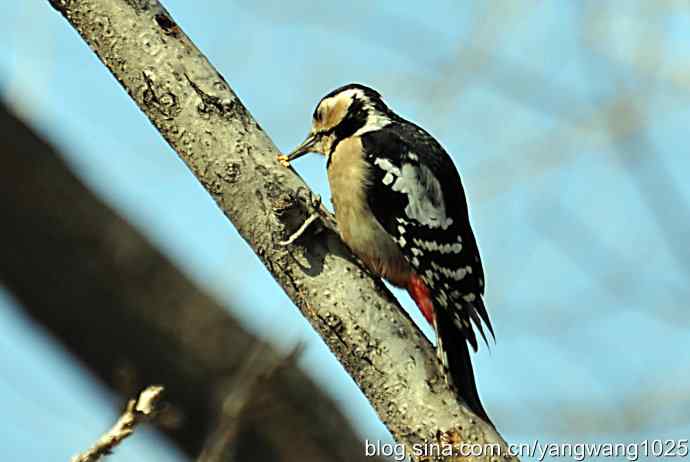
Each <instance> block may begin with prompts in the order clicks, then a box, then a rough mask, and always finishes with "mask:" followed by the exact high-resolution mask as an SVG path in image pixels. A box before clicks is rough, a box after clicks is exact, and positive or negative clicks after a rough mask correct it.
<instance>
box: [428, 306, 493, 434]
mask: <svg viewBox="0 0 690 462" xmlns="http://www.w3.org/2000/svg"><path fill="white" fill-rule="evenodd" d="M435 311H436V313H435V314H436V339H437V340H436V354H437V355H438V357H439V359H440V360H441V363H442V364H443V368H444V372H445V375H446V378H447V379H448V380H449V381H450V382H451V383H452V385H453V386H454V387H455V388H456V390H457V392H458V394H459V395H460V398H462V400H463V401H464V402H465V403H466V404H467V406H468V407H469V408H470V409H471V410H472V412H474V413H475V414H476V415H477V416H478V417H479V418H481V419H482V420H484V421H486V422H488V423H489V424H490V425H491V426H492V427H493V426H494V424H493V422H491V419H489V416H488V415H487V413H486V411H485V410H484V406H482V402H481V400H480V399H479V392H478V391H477V385H476V383H475V381H474V371H473V370H472V360H471V359H470V351H469V346H468V344H467V340H466V339H465V336H464V335H463V334H462V331H461V330H459V329H458V327H457V325H455V323H454V322H453V317H452V314H451V313H450V312H449V311H448V310H445V309H440V310H435Z"/></svg>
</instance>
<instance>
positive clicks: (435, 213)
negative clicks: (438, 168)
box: [374, 158, 453, 230]
mask: <svg viewBox="0 0 690 462" xmlns="http://www.w3.org/2000/svg"><path fill="white" fill-rule="evenodd" d="M374 165H377V166H378V167H380V168H381V169H382V170H383V171H385V172H386V175H385V176H384V177H383V184H385V185H386V186H389V185H390V186H391V189H393V191H397V192H401V193H404V194H407V198H408V204H407V207H405V214H407V216H408V217H409V218H412V219H414V220H416V221H417V222H419V223H420V224H423V225H426V226H428V227H430V228H438V227H440V228H441V229H444V230H445V229H448V227H449V226H450V225H452V224H453V219H452V218H450V217H448V216H447V215H446V204H445V201H444V200H443V192H442V191H441V184H440V183H439V181H438V179H437V178H436V177H435V176H434V174H433V173H432V172H431V170H429V169H428V168H427V167H426V166H424V165H419V166H416V165H412V164H409V163H404V164H402V168H398V167H396V166H395V165H394V164H393V163H392V162H391V161H390V160H389V159H384V158H378V159H376V160H374ZM393 180H394V181H393ZM391 183H392V185H391Z"/></svg>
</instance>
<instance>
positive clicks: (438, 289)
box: [285, 84, 493, 422]
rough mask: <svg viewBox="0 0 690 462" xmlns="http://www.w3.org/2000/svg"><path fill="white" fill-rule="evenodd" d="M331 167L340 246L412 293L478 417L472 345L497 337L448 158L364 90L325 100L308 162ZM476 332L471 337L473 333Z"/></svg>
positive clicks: (452, 378) (307, 147)
mask: <svg viewBox="0 0 690 462" xmlns="http://www.w3.org/2000/svg"><path fill="white" fill-rule="evenodd" d="M312 151H314V152H320V153H322V154H324V155H325V156H326V157H327V159H328V178H329V183H330V186H331V193H332V196H333V204H334V208H335V214H336V220H337V222H338V229H339V232H340V235H341V237H342V239H343V241H344V242H345V243H346V244H347V245H348V246H349V247H350V249H351V250H352V251H353V252H354V253H355V254H356V255H358V256H359V257H360V258H361V259H362V260H363V261H364V262H365V263H366V264H367V265H368V266H369V267H370V268H371V269H372V271H373V272H375V273H376V274H379V275H381V276H382V277H384V278H385V279H387V280H389V281H390V282H391V283H393V284H394V285H397V286H400V287H405V288H407V289H408V291H409V292H410V294H411V295H412V297H413V298H414V299H415V301H416V302H417V304H418V305H419V307H420V309H421V310H422V313H423V314H424V315H425V317H426V318H427V320H428V321H429V322H430V323H432V325H433V326H434V328H435V330H436V334H437V353H438V356H439V359H440V361H441V363H442V365H443V367H444V371H445V373H446V377H447V379H448V380H449V382H451V383H452V384H454V385H455V387H456V388H457V389H458V392H459V394H460V395H461V397H462V398H463V399H464V400H465V401H466V402H467V404H468V405H469V406H470V408H471V409H472V410H473V411H474V412H475V413H476V414H477V415H479V416H480V417H482V418H484V419H485V420H486V421H488V422H490V420H489V419H488V416H487V415H486V412H485V411H484V408H483V406H482V404H481V401H480V400H479V395H478V393H477V389H476V385H475V382H474V375H473V372H472V365H471V362H470V357H469V351H468V343H469V344H470V345H471V346H472V348H473V349H474V350H475V351H476V350H477V346H478V345H477V343H478V342H477V338H476V334H475V330H474V329H477V331H478V332H479V333H480V334H481V335H482V337H483V338H484V340H485V341H486V335H485V333H484V328H483V326H484V325H485V326H486V327H487V328H488V330H489V332H490V333H491V335H493V329H492V327H491V322H490V320H489V316H488V313H487V311H486V308H485V306H484V302H483V298H482V297H483V295H484V285H485V281H484V271H483V268H482V263H481V258H480V256H479V251H478V248H477V243H476V240H475V237H474V234H473V232H472V228H471V226H470V221H469V216H468V210H467V203H466V199H465V193H464V190H463V187H462V183H461V180H460V175H459V174H458V171H457V170H456V168H455V166H454V164H453V162H452V160H451V158H450V156H449V155H448V154H447V153H446V151H445V150H444V149H443V147H441V145H440V144H439V143H438V142H437V141H436V140H435V139H434V138H433V137H432V136H431V135H429V134H428V133H427V132H426V131H425V130H423V129H422V128H420V127H418V126H417V125H415V124H413V123H412V122H409V121H407V120H404V119H403V118H401V117H399V116H398V115H397V114H395V113H394V112H393V111H391V110H390V109H389V108H388V107H387V106H386V104H385V103H384V102H383V100H382V99H381V96H380V95H379V93H378V92H376V91H375V90H372V89H371V88H368V87H365V86H363V85H358V84H350V85H346V86H344V87H341V88H338V89H336V90H334V91H332V92H331V93H329V94H328V95H326V96H324V97H323V98H322V99H321V101H320V102H319V104H318V105H317V107H316V109H315V111H314V117H313V126H312V130H311V132H310V134H309V136H308V138H307V140H306V141H305V142H304V143H302V145H300V146H299V147H298V148H297V149H295V150H294V151H293V152H292V153H291V154H290V155H289V156H287V157H286V158H285V159H286V160H292V159H295V158H297V157H299V156H300V155H302V154H305V153H307V152H312ZM473 326H474V328H473Z"/></svg>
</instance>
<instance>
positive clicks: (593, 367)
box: [0, 0, 690, 461]
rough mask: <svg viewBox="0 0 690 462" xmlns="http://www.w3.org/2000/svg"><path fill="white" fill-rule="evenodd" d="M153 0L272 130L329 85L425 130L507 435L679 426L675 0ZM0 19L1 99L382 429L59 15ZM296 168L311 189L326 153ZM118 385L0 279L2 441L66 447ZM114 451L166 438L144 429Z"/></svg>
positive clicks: (44, 10)
mask: <svg viewBox="0 0 690 462" xmlns="http://www.w3.org/2000/svg"><path fill="white" fill-rule="evenodd" d="M164 5H165V6H166V8H167V9H168V10H169V12H170V13H171V15H172V17H173V18H174V19H175V20H176V21H177V22H178V24H179V25H180V26H181V27H182V29H183V30H184V31H185V32H186V33H187V35H189V37H190V38H191V39H192V41H193V42H194V43H195V44H196V45H197V46H198V47H199V48H200V49H201V50H202V51H203V52H204V53H205V54H206V55H207V56H208V57H209V59H210V61H211V63H212V64H213V65H215V66H216V67H217V69H219V71H220V72H221V74H223V75H224V76H225V78H226V80H227V81H228V83H229V84H230V86H231V87H232V88H233V89H234V91H235V92H236V93H237V95H238V96H239V97H240V99H241V100H242V101H243V102H244V104H245V105H246V106H247V108H248V109H249V110H250V111H251V112H252V114H253V115H254V117H255V118H256V119H257V121H258V122H259V123H260V124H261V126H262V127H263V128H264V130H265V131H266V132H267V133H268V134H269V136H270V137H271V138H272V139H273V140H274V142H275V143H276V145H277V146H278V147H279V148H280V149H281V150H284V151H286V150H288V149H290V148H291V147H293V146H294V145H295V144H297V143H298V142H300V141H301V140H302V139H303V137H304V135H305V133H306V132H307V130H308V128H309V124H310V117H311V114H312V111H313V108H314V106H315V104H316V103H317V101H318V100H319V98H320V97H321V96H322V95H324V94H325V93H327V92H329V91H330V90H332V89H333V88H335V87H337V86H340V85H343V84H346V83H349V82H360V83H364V84H366V85H369V86H372V87H373V88H376V89H377V90H379V91H380V92H381V93H382V94H383V96H384V99H385V100H386V101H387V102H388V104H389V105H390V106H391V107H392V108H393V109H394V110H396V112H398V113H399V114H401V115H402V116H404V117H406V118H408V119H411V120H413V121H415V122H417V123H418V124H420V125H421V126H423V127H425V128H426V129H427V130H428V131H429V132H431V133H432V134H433V135H434V136H436V137H437V138H438V139H439V140H440V141H441V142H442V144H443V145H444V146H445V147H446V149H447V150H448V151H449V153H450V154H451V155H452V157H453V158H454V160H455V162H456V165H457V166H458V168H459V170H460V172H461V175H462V177H463V181H464V184H465V188H466V190H467V193H468V197H469V202H470V213H471V218H472V222H473V226H474V229H475V233H476V234H477V236H478V240H479V245H480V249H481V251H482V256H483V261H484V265H485V270H486V273H487V306H488V308H489V312H490V314H491V317H492V320H493V324H494V327H495V329H496V344H495V345H492V346H491V348H485V347H484V348H481V349H480V352H479V354H477V355H475V356H474V364H475V370H476V374H477V376H478V383H479V389H480V393H481V395H482V398H483V401H484V404H485V407H486V408H487V411H488V413H489V415H491V416H492V417H493V420H494V422H495V423H496V425H497V427H498V428H499V429H500V430H501V433H502V434H503V436H504V437H505V438H506V440H507V441H509V442H516V443H520V442H530V441H532V440H533V439H535V438H539V439H540V441H542V442H546V441H558V442H561V441H562V442H582V441H586V442H606V441H615V442H633V441H640V440H643V439H655V438H664V439H666V438H688V435H690V321H689V320H688V319H690V318H688V316H687V312H688V311H687V307H688V299H690V285H689V284H688V279H689V278H690V246H689V245H688V240H690V181H688V179H689V176H688V173H689V172H690V146H689V144H688V133H689V131H688V120H690V109H689V108H690V105H689V103H690V8H689V7H688V4H687V2H685V1H665V2H647V1H642V0H640V1H625V2H623V1H620V2H613V1H607V2H601V1H594V0H590V1H582V2H565V1H553V2H543V1H537V0H533V1H527V0H521V1H511V2H502V1H498V0H496V1H490V2H455V1H437V2H433V3H431V4H426V5H424V4H422V3H420V2H376V3H373V2H366V1H363V0H362V1H359V0H356V1H352V2H349V3H348V4H347V5H345V4H339V5H336V4H335V3H333V4H331V3H328V2H307V1H293V2H280V1H261V0H259V1H244V0H239V1H227V0H218V1H212V0H208V1H198V2H188V1H182V0H166V1H165V2H164ZM0 25H1V28H2V30H3V31H4V34H3V36H4V37H3V40H2V41H1V42H0V96H1V97H2V100H3V101H4V102H5V104H7V105H8V106H9V107H10V108H11V109H12V110H13V111H14V112H15V113H16V114H18V115H19V116H20V117H21V118H22V119H23V120H24V121H25V122H26V123H27V124H29V125H30V126H32V127H33V128H34V129H35V130H36V131H38V132H39V133H40V134H42V135H43V136H44V137H45V138H46V139H47V140H49V141H50V142H51V143H52V144H53V145H55V146H56V147H57V148H58V150H59V151H60V152H61V153H62V154H64V155H65V156H66V160H67V161H68V163H69V165H70V166H71V167H72V169H73V170H74V172H75V173H76V174H77V175H78V176H79V177H80V178H81V179H82V180H83V181H85V182H86V183H87V185H88V186H89V187H90V188H91V189H92V190H93V191H94V192H96V193H97V194H98V195H99V196H101V197H102V198H103V199H104V200H105V201H107V202H108V203H109V204H111V205H112V206H113V207H114V208H115V209H116V210H117V211H118V212H119V213H120V214H121V215H122V216H124V217H125V218H126V219H127V220H128V221H129V222H130V223H132V224H133V225H135V226H136V227H137V228H138V229H139V230H140V231H142V232H143V233H144V234H145V235H146V236H147V237H149V238H150V239H151V240H152V241H153V242H154V243H155V245H156V246H158V247H159V248H160V249H162V250H163V251H164V253H166V254H167V255H168V256H169V257H170V258H171V259H172V260H173V262H174V263H175V264H176V265H177V266H178V267H180V268H181V269H182V270H183V271H184V272H185V273H186V274H187V275H188V276H189V277H191V278H192V279H193V280H194V281H195V282H196V283H197V284H198V285H200V286H201V287H203V288H205V289H206V290H207V291H208V292H210V293H211V294H212V295H214V296H215V297H216V298H217V299H218V300H220V301H221V302H222V303H224V304H227V305H228V306H232V307H233V313H232V314H233V315H234V316H235V317H237V318H238V319H239V320H240V321H241V322H242V323H243V324H244V326H245V327H246V328H247V329H248V330H250V331H251V332H253V333H255V334H256V335H258V336H260V337H262V338H264V339H266V340H267V341H269V342H270V343H272V344H273V345H275V346H276V348H278V349H279V350H281V351H284V352H288V351H290V350H291V349H292V348H294V346H295V345H297V344H299V343H304V344H305V350H304V353H303V354H302V356H301V357H300V360H299V363H300V365H301V366H302V367H303V368H304V369H305V370H306V371H307V372H308V374H309V375H311V376H312V377H313V378H314V380H315V381H316V382H317V383H318V384H319V385H321V386H322V387H323V389H324V390H325V391H326V392H327V393H328V394H329V395H330V396H332V397H333V398H334V399H335V400H336V401H337V403H338V404H339V405H340V407H341V409H342V411H343V412H344V413H345V415H346V416H347V417H348V418H349V419H350V420H351V421H352V423H353V425H354V426H355V428H356V430H357V431H358V433H359V435H360V436H361V439H362V440H364V439H368V440H370V441H371V440H382V441H392V440H391V437H390V435H389V434H388V432H387V430H386V428H385V427H384V426H383V425H382V424H381V423H380V422H379V420H378V418H377V416H376V415H375V413H374V412H373V410H372V408H371V407H370V406H369V404H368V402H367V401H366V400H365V398H364V397H363V395H362V394H361V393H360V391H359V389H358V388H357V387H356V385H355V384H354V382H353V381H352V380H351V379H350V377H349V376H348V375H347V374H346V373H345V371H344V370H343V369H342V367H341V366H340V365H339V363H338V362H337V361H336V360H335V359H334V357H333V356H332V355H331V353H330V352H329V351H328V349H327V348H326V347H325V346H324V344H323V342H322V341H321V339H320V338H319V337H318V336H317V335H316V334H315V333H314V332H313V330H312V329H311V327H310V326H309V325H308V324H307V322H306V321H305V320H304V319H303V318H302V316H301V315H300V313H299V312H298V310H297V309H296V308H295V307H294V306H293V305H292V303H291V302H290V300H289V299H288V298H287V297H286V296H285V295H284V294H283V292H282V290H281V289H280V288H279V286H278V285H277V284H276V283H275V282H274V281H273V279H272V278H271V277H270V275H269V273H268V272H267V271H266V270H265V269H264V268H263V266H262V265H261V263H260V262H259V260H258V259H257V258H256V257H255V256H254V255H253V253H252V252H251V250H250V249H249V247H248V246H247V245H246V244H245V243H244V241H242V240H241V238H240V237H239V236H238V234H237V233H236V232H235V230H234V228H232V226H231V225H230V224H229V222H228V221H227V220H226V218H225V217H224V216H223V215H222V213H221V212H220V211H219V209H218V208H217V207H216V205H215V204H214V202H213V201H212V199H211V197H210V196H209V195H208V194H207V193H206V191H204V190H203V189H202V187H201V186H200V185H199V183H198V182H197V180H196V179H195V178H194V177H193V175H192V174H191V173H190V172H189V171H188V170H187V168H186V166H185V165H184V164H183V163H182V161H180V160H179V159H178V158H177V156H176V155H175V153H174V152H173V151H172V150H171V148H170V147H169V146H168V145H167V144H165V142H164V141H163V139H162V138H161V136H160V135H159V134H158V132H157V131H156V130H155V129H154V128H153V127H152V125H151V124H150V123H149V122H148V120H147V119H146V118H145V117H144V116H143V114H142V113H141V112H140V111H139V110H138V109H137V107H136V106H135V105H134V104H133V103H132V101H131V100H130V98H129V97H128V96H127V95H126V93H125V92H124V91H123V89H122V88H121V87H120V85H119V84H118V83H117V82H116V81H115V80H114V79H113V78H112V76H111V75H110V73H109V72H108V71H107V69H106V68H105V67H104V66H103V65H102V64H101V63H100V61H98V59H97V58H96V56H95V55H94V54H93V53H92V52H91V50H90V49H89V48H88V47H87V46H86V44H85V43H84V42H83V40H82V39H81V38H80V37H79V36H78V35H77V34H76V32H75V31H74V30H73V29H72V27H71V26H70V25H69V24H68V23H67V22H66V21H65V20H64V19H63V18H62V17H61V16H60V15H59V14H58V13H57V12H56V11H54V10H53V9H52V8H51V7H50V6H49V4H48V2H47V1H42V2H35V1H34V2H8V3H6V4H5V5H3V14H2V15H1V17H0ZM295 168H296V169H297V170H298V171H299V172H300V174H302V175H303V177H304V178H305V179H306V181H307V182H308V183H309V184H310V185H311V186H312V188H313V189H314V190H316V191H317V192H318V193H320V194H321V195H322V196H323V197H324V199H326V201H325V202H328V203H329V201H328V199H329V195H328V188H327V183H326V176H325V165H324V161H323V159H321V158H319V157H317V156H312V157H307V158H305V159H304V160H300V161H299V162H298V163H297V164H295ZM240 269H241V270H240ZM36 290H40V287H38V288H36ZM395 293H396V295H398V296H399V298H400V300H401V302H402V303H403V305H404V306H405V307H406V308H408V309H410V312H411V313H412V315H413V317H414V318H415V319H416V320H417V321H421V319H420V317H419V316H418V315H417V310H416V309H412V308H413V304H412V302H411V301H410V300H409V299H408V297H407V295H405V294H404V293H402V292H400V291H396V292H395ZM425 332H427V333H428V335H431V333H430V332H429V331H428V330H426V331H425ZM121 404H122V398H121V397H115V396H113V395H110V394H109V393H107V392H105V391H104V390H103V389H102V388H101V387H100V386H99V385H97V384H96V383H95V382H94V381H93V380H92V378H91V377H90V376H89V375H88V374H86V373H85V372H84V371H83V370H82V369H81V367H80V366H79V365H78V364H77V363H76V362H75V361H74V360H73V359H71V357H70V356H69V355H68V354H66V353H65V352H64V350H63V349H62V348H61V347H60V346H59V344H58V343H56V342H55V341H54V340H53V339H52V338H51V337H50V336H48V335H46V334H45V333H44V332H43V331H42V330H41V329H39V328H37V327H36V325H35V324H34V323H33V322H32V321H30V320H28V319H27V318H25V317H24V316H23V315H22V308H21V306H20V305H19V304H18V303H17V302H16V300H15V299H13V295H12V293H11V292H10V291H9V290H7V288H6V287H4V286H3V285H2V281H0V407H2V408H3V409H4V416H5V418H4V419H3V421H2V423H0V455H2V456H3V458H4V459H5V460H20V459H33V460H67V459H68V457H69V456H71V455H73V454H74V453H75V452H77V451H78V450H81V449H84V448H86V447H88V446H89V445H90V444H91V443H92V442H93V440H94V439H95V438H96V437H97V436H98V434H100V432H101V431H102V430H105V429H106V428H107V427H108V426H109V425H110V424H111V423H112V422H113V421H114V419H115V416H116V415H117V413H118V410H119V407H120V406H121ZM112 460H114V461H115V460H117V461H145V460H186V459H185V458H184V456H182V454H180V453H177V452H176V451H175V450H174V449H173V448H171V447H169V446H168V445H167V443H165V442H164V441H163V440H162V439H161V438H160V437H158V436H157V435H156V434H155V433H154V432H149V431H145V432H142V433H140V434H137V435H136V436H135V437H134V438H132V439H131V440H129V441H127V442H126V443H125V444H124V445H123V446H122V447H121V448H120V449H118V451H117V453H116V455H115V456H114V457H112Z"/></svg>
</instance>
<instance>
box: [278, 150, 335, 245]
mask: <svg viewBox="0 0 690 462" xmlns="http://www.w3.org/2000/svg"><path fill="white" fill-rule="evenodd" d="M279 160H280V159H279ZM297 195H298V196H302V197H301V198H302V199H303V200H304V203H305V205H306V207H307V212H308V213H309V216H308V217H307V219H306V220H304V222H303V223H302V225H301V226H300V227H299V228H298V229H297V231H295V232H294V233H292V234H291V235H290V237H288V238H287V239H286V240H284V241H280V242H279V243H278V244H279V245H281V246H288V245H290V244H292V243H293V242H295V241H296V240H297V239H299V238H300V236H302V235H303V234H304V232H305V231H306V230H307V229H308V228H309V226H311V224H312V223H314V222H315V221H316V220H317V219H318V218H321V219H322V224H323V225H324V226H326V227H327V228H330V229H333V230H335V229H337V226H336V224H335V219H334V218H333V216H332V215H331V213H330V212H328V210H326V209H325V208H324V207H322V205H323V203H322V201H321V196H320V195H318V194H314V193H313V192H312V191H311V190H310V189H309V188H305V187H300V188H299V189H298V190H297ZM305 195H306V197H304V196H305Z"/></svg>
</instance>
